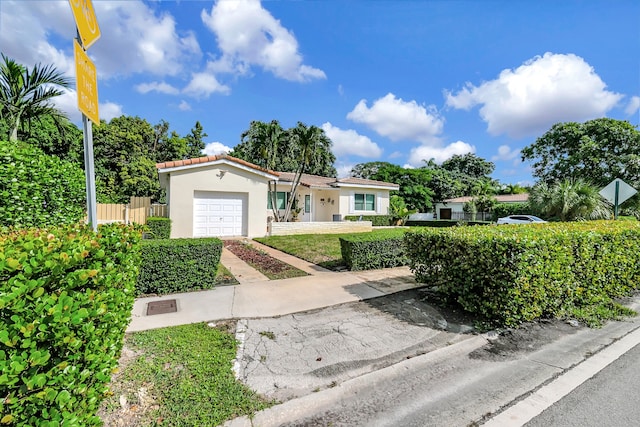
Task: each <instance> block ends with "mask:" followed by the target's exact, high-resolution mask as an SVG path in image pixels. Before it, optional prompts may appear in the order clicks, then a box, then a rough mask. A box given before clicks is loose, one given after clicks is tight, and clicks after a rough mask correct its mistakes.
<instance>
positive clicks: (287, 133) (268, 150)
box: [229, 120, 337, 177]
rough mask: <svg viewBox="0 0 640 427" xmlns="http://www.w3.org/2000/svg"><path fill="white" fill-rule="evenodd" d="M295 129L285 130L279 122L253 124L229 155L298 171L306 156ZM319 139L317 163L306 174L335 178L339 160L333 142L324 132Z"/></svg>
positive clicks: (272, 166) (266, 165)
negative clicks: (301, 157)
mask: <svg viewBox="0 0 640 427" xmlns="http://www.w3.org/2000/svg"><path fill="white" fill-rule="evenodd" d="M295 129H297V126H296V127H294V128H291V129H287V130H285V129H283V128H282V126H281V125H280V123H279V122H278V121H277V120H272V121H271V122H269V123H266V122H260V121H253V122H251V124H250V126H249V129H248V130H246V131H245V132H243V133H242V135H241V141H240V144H238V145H237V146H235V147H234V148H233V150H232V151H231V152H230V153H229V154H230V155H231V156H234V157H238V158H240V159H243V160H246V161H248V162H251V163H254V164H257V165H258V166H261V167H265V168H267V169H272V170H276V169H277V170H278V171H280V172H295V171H296V170H297V168H298V166H299V164H298V161H299V159H300V156H301V155H302V154H303V153H302V147H301V146H300V143H299V141H298V139H297V136H296V134H295V132H294V131H295ZM318 138H319V140H318V144H317V151H315V152H314V159H313V160H314V161H313V162H311V163H309V164H308V165H307V169H306V170H305V173H308V174H312V175H320V176H329V177H335V176H336V175H337V171H336V169H335V167H334V166H333V163H334V162H335V160H336V158H335V156H334V155H333V153H332V152H331V145H332V142H331V140H330V139H329V138H328V137H327V136H326V134H325V133H324V131H323V130H322V129H320V134H319V135H318Z"/></svg>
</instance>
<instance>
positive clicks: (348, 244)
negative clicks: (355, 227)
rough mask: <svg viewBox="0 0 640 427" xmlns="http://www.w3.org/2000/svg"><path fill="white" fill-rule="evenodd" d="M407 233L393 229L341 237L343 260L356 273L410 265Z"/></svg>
mask: <svg viewBox="0 0 640 427" xmlns="http://www.w3.org/2000/svg"><path fill="white" fill-rule="evenodd" d="M385 231H386V230H385ZM405 231H406V230H403V229H396V230H392V229H391V230H388V232H385V233H375V234H371V233H359V234H353V235H351V236H348V237H340V251H341V253H342V259H343V261H344V262H345V264H346V265H347V267H349V269H350V270H354V271H355V270H372V269H376V268H387V267H398V266H401V265H408V263H409V259H408V258H407V256H406V251H405V247H404V233H405Z"/></svg>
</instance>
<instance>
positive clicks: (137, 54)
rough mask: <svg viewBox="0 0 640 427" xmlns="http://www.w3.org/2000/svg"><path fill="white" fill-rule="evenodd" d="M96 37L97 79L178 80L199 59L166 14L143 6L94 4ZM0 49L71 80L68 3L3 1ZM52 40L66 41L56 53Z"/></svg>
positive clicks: (190, 36) (188, 37)
mask: <svg viewBox="0 0 640 427" xmlns="http://www.w3.org/2000/svg"><path fill="white" fill-rule="evenodd" d="M93 5H94V8H95V11H96V16H97V18H98V24H99V25H100V28H101V33H102V35H101V37H100V39H98V40H97V41H96V43H95V44H94V45H92V46H91V49H90V51H89V54H90V56H91V58H92V59H93V61H94V63H95V65H96V67H97V70H98V77H99V78H111V77H114V76H117V75H129V74H132V73H143V72H149V73H152V74H156V75H177V74H179V73H180V72H182V71H184V68H185V66H186V64H188V63H189V61H190V60H191V59H194V58H195V59H199V58H200V56H201V51H200V46H199V45H198V42H197V40H196V38H195V35H194V33H193V32H182V33H181V32H179V31H178V29H177V26H176V22H175V19H174V18H173V16H171V15H170V14H168V13H162V14H158V13H156V12H155V11H154V10H153V9H152V8H151V7H149V6H147V5H146V4H145V3H144V2H142V1H96V2H93ZM0 28H2V31H0V46H2V50H3V53H4V54H5V55H7V56H9V57H11V58H13V59H15V60H16V61H18V62H20V63H22V64H25V65H27V66H32V65H34V64H35V63H38V62H40V63H43V64H53V65H54V66H55V67H56V68H58V69H59V70H60V71H63V72H65V73H67V74H70V75H71V74H73V68H74V65H73V64H74V60H73V44H72V42H71V41H72V40H73V38H74V37H75V36H76V32H75V23H74V20H73V14H72V13H71V9H70V7H69V3H68V2H67V1H8V0H2V6H1V7H0ZM53 35H57V36H58V37H59V38H62V39H65V40H68V41H69V43H68V46H65V47H62V48H61V49H58V48H56V47H54V45H53V44H52V42H50V39H51V38H52V36H53Z"/></svg>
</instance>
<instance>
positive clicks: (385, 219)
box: [344, 215, 393, 227]
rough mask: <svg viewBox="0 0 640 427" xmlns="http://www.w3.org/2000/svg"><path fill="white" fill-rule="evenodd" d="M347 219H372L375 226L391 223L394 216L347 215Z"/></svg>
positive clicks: (345, 218)
mask: <svg viewBox="0 0 640 427" xmlns="http://www.w3.org/2000/svg"><path fill="white" fill-rule="evenodd" d="M344 220H345V221H361V220H362V221H371V225H372V226H373V227H383V226H387V225H391V221H392V220H393V217H392V216H391V215H347V216H345V217H344Z"/></svg>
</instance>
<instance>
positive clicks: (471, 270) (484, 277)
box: [405, 221, 640, 325]
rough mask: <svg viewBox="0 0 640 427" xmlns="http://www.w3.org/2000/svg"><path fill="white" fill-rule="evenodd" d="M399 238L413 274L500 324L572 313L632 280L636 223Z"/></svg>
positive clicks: (639, 249) (638, 253)
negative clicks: (401, 240)
mask: <svg viewBox="0 0 640 427" xmlns="http://www.w3.org/2000/svg"><path fill="white" fill-rule="evenodd" d="M405 243H406V247H407V253H408V257H409V259H410V260H411V262H410V267H411V269H412V271H413V272H414V273H415V275H416V280H418V281H419V282H422V283H428V284H429V285H430V286H434V287H437V289H438V291H439V292H440V293H441V294H442V295H443V296H444V297H445V298H446V299H448V300H449V301H456V302H458V303H460V304H461V305H462V307H463V308H464V309H465V310H467V311H469V312H472V313H475V314H478V315H480V316H483V317H486V318H487V319H489V320H493V321H495V322H497V323H499V324H503V325H516V324H518V323H521V322H524V321H530V320H533V319H536V318H539V317H565V316H566V317H575V316H577V314H576V313H579V312H580V310H582V309H584V308H585V307H590V306H597V305H600V306H602V305H611V304H613V299H614V298H617V297H620V296H623V295H626V294H628V293H629V292H630V291H631V290H634V289H636V288H638V287H639V286H640V283H639V282H638V279H640V272H639V271H638V269H637V265H638V263H639V262H640V225H639V224H638V223H637V222H619V221H592V222H580V223H555V224H536V225H518V226H492V227H457V228H449V229H431V230H429V229H425V230H422V231H420V232H409V233H407V234H406V236H405ZM581 320H584V319H581ZM587 321H589V320H588V319H587Z"/></svg>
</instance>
